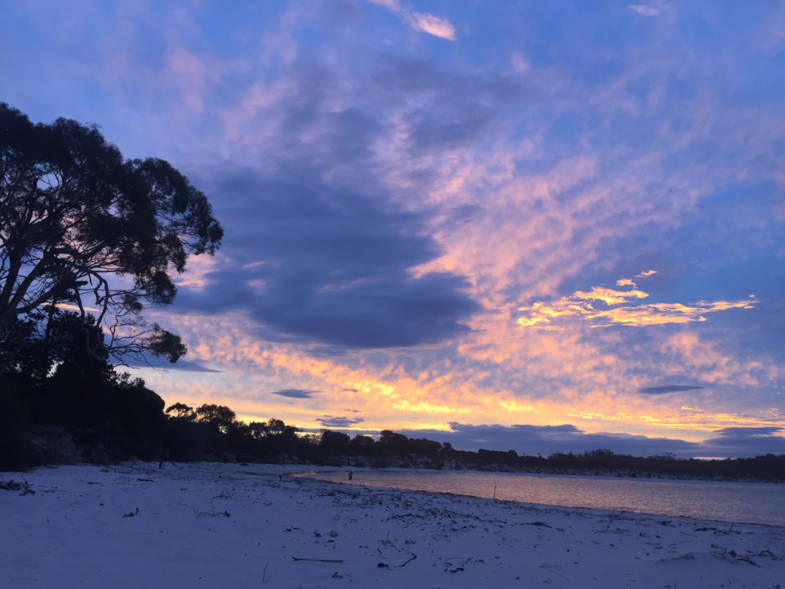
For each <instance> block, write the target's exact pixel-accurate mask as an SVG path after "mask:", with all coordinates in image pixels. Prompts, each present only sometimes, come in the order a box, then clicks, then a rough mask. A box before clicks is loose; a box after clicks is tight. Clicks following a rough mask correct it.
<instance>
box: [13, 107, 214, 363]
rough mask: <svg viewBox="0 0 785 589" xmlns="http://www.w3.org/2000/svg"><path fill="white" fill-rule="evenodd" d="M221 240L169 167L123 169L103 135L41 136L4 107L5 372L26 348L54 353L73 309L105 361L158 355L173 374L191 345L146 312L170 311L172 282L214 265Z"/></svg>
mask: <svg viewBox="0 0 785 589" xmlns="http://www.w3.org/2000/svg"><path fill="white" fill-rule="evenodd" d="M222 236H223V230H222V228H221V226H220V224H219V223H218V221H217V220H216V219H215V218H214V216H213V212H212V208H211V205H210V203H209V202H208V200H207V197H206V196H205V195H204V194H203V193H202V192H200V191H199V190H197V189H196V188H195V187H194V186H193V185H192V184H191V183H190V182H189V180H188V179H187V178H186V177H185V176H184V175H182V174H181V173H180V172H178V171H177V170H176V169H174V168H173V167H172V166H171V165H170V164H168V163H167V162H165V161H163V160H161V159H156V158H148V159H125V158H123V156H122V154H121V153H120V150H119V149H118V148H117V147H116V146H114V145H112V144H111V143H109V142H107V141H106V140H105V139H104V137H103V136H102V134H101V133H100V131H99V129H98V127H97V126H96V125H83V124H80V123H78V122H76V121H73V120H69V119H64V118H60V119H57V120H56V121H55V122H53V123H51V124H42V123H38V124H33V123H32V122H31V121H30V120H29V119H28V117H27V116H26V115H24V114H23V113H21V112H19V111H18V110H16V109H14V108H11V107H9V106H8V105H7V104H4V103H0V344H1V345H0V347H2V348H4V349H3V352H2V353H4V356H5V357H4V358H0V361H4V363H5V364H6V366H7V365H8V363H9V362H10V359H11V358H12V357H14V356H15V355H16V356H17V357H18V355H19V354H18V350H19V349H20V348H19V341H20V340H21V339H24V338H27V339H28V340H29V339H30V337H31V334H34V335H35V337H37V338H38V340H39V343H42V344H46V343H47V342H49V341H50V339H51V338H50V335H51V334H50V331H51V326H52V325H53V324H55V323H56V322H54V321H52V319H53V317H54V316H55V315H58V314H60V315H62V314H63V312H64V310H66V309H67V310H70V311H69V312H73V313H75V314H76V315H77V316H78V319H79V321H78V324H79V326H80V329H81V333H82V334H83V336H84V339H83V342H84V350H85V351H86V352H87V353H88V354H89V355H91V356H93V357H94V358H95V359H96V360H99V361H102V362H106V361H107V359H108V358H109V357H110V355H111V357H113V358H119V359H122V358H123V357H125V356H127V355H129V354H130V355H139V354H143V353H151V354H153V355H156V356H159V357H166V358H168V359H169V360H170V361H171V362H175V361H176V360H177V359H178V358H179V357H180V356H181V355H183V354H184V353H185V352H186V347H185V345H184V344H183V342H182V341H181V339H180V338H179V336H177V335H175V334H173V333H170V332H169V331H167V330H165V329H163V328H162V327H160V326H159V325H158V324H156V323H153V324H150V323H148V322H146V321H145V320H144V318H143V316H142V312H143V311H144V309H145V308H146V307H147V306H149V305H168V304H171V303H172V301H173V300H174V298H175V294H176V292H177V289H176V287H175V285H174V283H173V282H172V276H173V275H174V274H175V273H181V272H183V271H184V270H185V268H186V261H187V259H188V256H189V255H191V254H194V255H199V254H205V253H206V254H213V253H215V251H216V249H217V248H218V247H219V245H220V241H221V238H222ZM96 334H98V335H97V336H96ZM96 337H97V339H98V340H100V341H98V342H96ZM44 347H45V346H44Z"/></svg>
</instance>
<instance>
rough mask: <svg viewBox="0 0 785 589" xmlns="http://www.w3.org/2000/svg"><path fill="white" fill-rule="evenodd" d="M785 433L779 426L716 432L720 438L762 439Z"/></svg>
mask: <svg viewBox="0 0 785 589" xmlns="http://www.w3.org/2000/svg"><path fill="white" fill-rule="evenodd" d="M781 431H785V428H782V427H777V426H774V427H772V426H764V427H724V428H722V429H719V430H717V431H715V432H714V433H715V434H717V435H718V436H719V437H720V438H760V437H769V436H773V435H774V434H777V433H779V432H781Z"/></svg>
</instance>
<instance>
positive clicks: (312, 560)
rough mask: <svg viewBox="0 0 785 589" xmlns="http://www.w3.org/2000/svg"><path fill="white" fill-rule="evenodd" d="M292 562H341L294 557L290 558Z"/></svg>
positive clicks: (328, 559)
mask: <svg viewBox="0 0 785 589" xmlns="http://www.w3.org/2000/svg"><path fill="white" fill-rule="evenodd" d="M292 560H295V561H298V562H299V561H309V562H343V561H342V560H336V559H330V558H297V557H296V556H293V557H292Z"/></svg>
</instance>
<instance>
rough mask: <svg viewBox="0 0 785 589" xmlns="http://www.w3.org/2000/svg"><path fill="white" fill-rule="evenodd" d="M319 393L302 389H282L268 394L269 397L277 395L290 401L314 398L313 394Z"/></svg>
mask: <svg viewBox="0 0 785 589" xmlns="http://www.w3.org/2000/svg"><path fill="white" fill-rule="evenodd" d="M319 392H320V391H305V390H302V389H282V390H280V391H275V392H272V393H270V394H271V395H278V396H281V397H288V398H290V399H310V398H311V397H313V396H314V394H316V393H319Z"/></svg>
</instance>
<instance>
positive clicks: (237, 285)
mask: <svg viewBox="0 0 785 589" xmlns="http://www.w3.org/2000/svg"><path fill="white" fill-rule="evenodd" d="M215 191H216V192H220V193H222V194H223V195H224V196H225V198H226V199H227V200H226V201H225V202H227V203H228V202H231V206H228V207H226V208H225V210H224V211H221V210H220V209H219V213H221V212H222V213H223V214H222V215H221V219H222V222H223V223H224V225H225V227H227V238H226V240H225V245H224V248H223V250H222V251H223V253H224V254H225V255H227V256H228V257H230V258H232V259H233V260H234V263H233V264H228V263H227V264H224V265H223V266H222V267H216V268H213V269H212V270H211V271H209V272H207V273H206V274H205V277H204V278H205V280H206V281H207V284H206V285H205V286H203V287H202V288H201V290H200V291H198V292H191V291H188V290H185V289H183V290H182V291H181V294H180V296H179V297H178V306H179V307H180V308H181V309H183V310H189V309H190V310H197V311H200V312H203V313H209V314H213V313H221V312H224V311H227V310H240V311H243V312H245V313H247V314H248V317H249V318H251V319H252V320H254V321H255V322H256V323H257V324H258V325H259V326H261V327H262V328H263V329H264V334H265V337H267V338H268V339H273V340H276V339H277V340H279V341H302V342H318V343H324V344H331V345H336V346H341V347H349V348H389V347H401V346H416V345H419V344H434V343H439V342H441V341H443V340H445V339H448V338H454V337H457V336H460V335H463V334H466V333H468V332H469V328H468V327H467V326H466V324H465V323H464V321H466V320H467V319H468V318H469V317H471V315H472V314H474V313H476V312H478V311H479V310H480V307H479V305H478V304H477V303H475V302H474V301H473V300H472V299H471V298H470V297H469V296H468V295H467V294H466V290H467V289H468V286H469V285H468V282H467V280H466V279H465V278H464V277H462V276H459V275H455V274H452V273H448V272H441V273H438V272H431V273H427V274H425V275H422V276H419V277H413V276H412V275H411V273H410V269H411V268H413V267H415V266H417V265H420V264H422V263H424V262H427V261H428V260H430V259H432V258H434V257H436V256H438V255H439V248H438V246H437V244H436V243H435V241H434V240H433V239H432V238H430V237H427V236H425V235H424V227H425V217H424V216H423V215H422V214H416V213H412V212H407V211H402V210H397V209H396V207H395V206H394V205H392V203H389V202H385V198H384V195H383V194H379V193H378V192H376V194H374V193H373V192H370V193H366V192H364V191H362V188H361V187H355V188H354V189H352V188H348V187H343V186H340V185H338V186H335V185H328V184H325V183H324V182H323V181H322V180H321V178H320V177H319V174H318V173H317V172H316V171H314V170H313V169H312V168H311V167H310V166H309V165H307V164H302V163H298V162H295V163H291V164H288V165H286V166H284V167H283V168H282V169H281V170H280V172H278V173H277V174H274V175H273V176H272V177H260V176H258V175H257V174H255V173H253V172H249V171H245V170H239V171H237V172H234V173H230V174H225V175H224V176H223V178H222V179H221V180H220V182H219V183H218V185H217V186H216V188H215Z"/></svg>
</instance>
